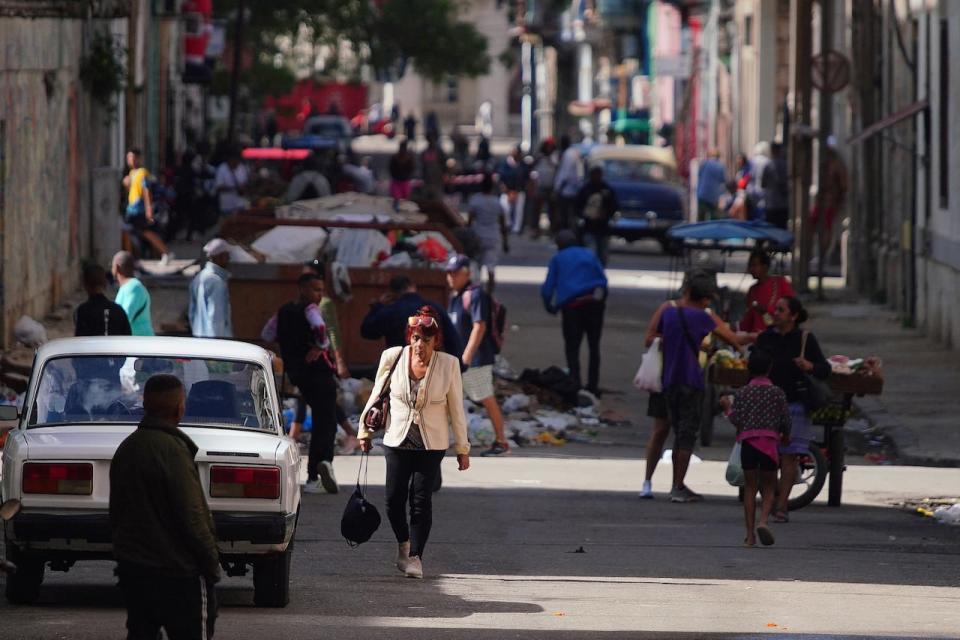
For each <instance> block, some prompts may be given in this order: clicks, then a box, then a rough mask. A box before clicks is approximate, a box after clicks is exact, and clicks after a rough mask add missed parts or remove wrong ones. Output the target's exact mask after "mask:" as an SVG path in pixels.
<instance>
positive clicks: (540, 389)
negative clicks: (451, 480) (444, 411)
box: [464, 359, 619, 447]
mask: <svg viewBox="0 0 960 640" xmlns="http://www.w3.org/2000/svg"><path fill="white" fill-rule="evenodd" d="M498 360H499V361H498V363H497V365H496V367H495V369H494V371H495V372H496V373H497V376H498V377H497V379H496V391H497V400H498V404H499V405H500V410H501V411H502V412H503V419H504V429H505V431H506V436H507V439H508V440H510V441H511V442H512V443H513V444H516V445H517V446H520V447H526V446H542V445H551V446H563V445H565V444H567V443H568V442H581V443H594V444H599V443H602V442H604V441H603V439H602V436H603V431H604V429H605V428H607V427H610V426H615V425H617V424H619V422H617V421H614V420H611V419H609V418H608V417H606V415H605V413H604V412H603V410H602V408H601V405H600V401H599V400H598V399H597V398H596V397H595V396H593V394H591V393H589V392H586V391H583V390H578V389H577V388H576V384H575V383H573V381H572V380H570V378H569V376H568V375H567V374H566V372H564V371H563V370H562V369H559V368H557V367H550V368H548V369H544V370H543V371H537V370H531V369H526V370H524V372H523V374H521V375H520V376H516V375H515V374H513V373H512V369H511V368H510V365H509V363H508V362H506V361H505V360H502V359H498ZM510 378H514V379H510ZM464 410H465V411H466V414H467V431H468V433H469V436H470V443H471V444H472V445H474V446H489V445H491V444H493V441H494V432H493V423H492V422H491V421H490V417H489V416H488V415H487V412H486V410H485V409H484V408H483V407H482V406H481V405H478V404H474V403H473V402H471V401H469V400H464Z"/></svg>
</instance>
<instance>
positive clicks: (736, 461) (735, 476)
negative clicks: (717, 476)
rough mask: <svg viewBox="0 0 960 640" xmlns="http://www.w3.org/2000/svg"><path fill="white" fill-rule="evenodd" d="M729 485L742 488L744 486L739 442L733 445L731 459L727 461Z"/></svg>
mask: <svg viewBox="0 0 960 640" xmlns="http://www.w3.org/2000/svg"><path fill="white" fill-rule="evenodd" d="M727 483H729V484H730V486H731V487H742V486H743V485H744V478H743V464H742V463H741V462H740V442H739V441H737V442H735V443H734V444H733V449H731V450H730V458H729V459H728V460H727Z"/></svg>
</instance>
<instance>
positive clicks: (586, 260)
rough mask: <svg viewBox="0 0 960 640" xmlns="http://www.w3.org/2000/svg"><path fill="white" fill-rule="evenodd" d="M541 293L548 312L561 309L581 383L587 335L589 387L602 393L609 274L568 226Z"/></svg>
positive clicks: (572, 366) (571, 363)
mask: <svg viewBox="0 0 960 640" xmlns="http://www.w3.org/2000/svg"><path fill="white" fill-rule="evenodd" d="M540 296H541V297H542V298H543V306H544V307H546V309H547V312H549V313H556V312H557V311H558V310H559V311H560V315H561V318H562V326H563V345H564V350H565V351H566V355H567V368H568V369H569V370H570V376H571V377H572V378H573V379H574V380H576V381H577V384H579V385H581V386H582V384H583V383H582V378H581V377H580V344H581V343H582V342H583V337H584V336H586V337H587V348H588V350H589V352H590V357H589V364H588V366H587V386H586V389H587V391H589V392H590V393H592V394H594V395H595V396H599V395H600V386H599V383H600V334H601V333H602V332H603V313H604V310H605V309H606V299H607V276H606V275H605V274H604V272H603V265H602V264H601V263H600V259H599V258H598V257H597V255H596V254H595V253H594V252H592V251H590V250H589V249H585V248H584V247H581V246H578V245H577V237H576V235H575V234H574V233H573V231H570V230H568V229H564V230H563V231H560V232H559V233H557V253H556V255H554V256H553V258H551V260H550V267H549V269H548V270H547V279H546V280H545V281H544V283H543V286H541V287H540Z"/></svg>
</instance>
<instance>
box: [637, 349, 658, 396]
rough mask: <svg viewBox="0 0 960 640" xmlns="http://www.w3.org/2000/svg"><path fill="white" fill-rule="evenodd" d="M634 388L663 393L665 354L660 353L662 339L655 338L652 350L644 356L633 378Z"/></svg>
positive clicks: (648, 350)
mask: <svg viewBox="0 0 960 640" xmlns="http://www.w3.org/2000/svg"><path fill="white" fill-rule="evenodd" d="M633 386H634V387H636V388H637V389H639V390H640V391H651V392H653V393H660V392H661V391H663V352H661V351H660V338H654V339H653V343H652V344H651V345H650V348H649V349H647V352H646V353H645V354H643V358H642V359H641V360H640V368H639V369H637V374H636V375H635V376H633Z"/></svg>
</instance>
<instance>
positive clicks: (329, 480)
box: [317, 460, 340, 493]
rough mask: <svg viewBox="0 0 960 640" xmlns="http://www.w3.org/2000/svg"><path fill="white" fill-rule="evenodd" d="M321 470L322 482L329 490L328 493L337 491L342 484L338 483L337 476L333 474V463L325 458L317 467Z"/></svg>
mask: <svg viewBox="0 0 960 640" xmlns="http://www.w3.org/2000/svg"><path fill="white" fill-rule="evenodd" d="M317 471H319V472H320V484H321V485H323V488H324V489H326V490H327V493H337V492H338V491H340V486H339V485H338V484H337V476H335V475H333V463H332V462H329V461H327V460H324V461H322V462H321V463H320V466H319V467H318V468H317Z"/></svg>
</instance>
